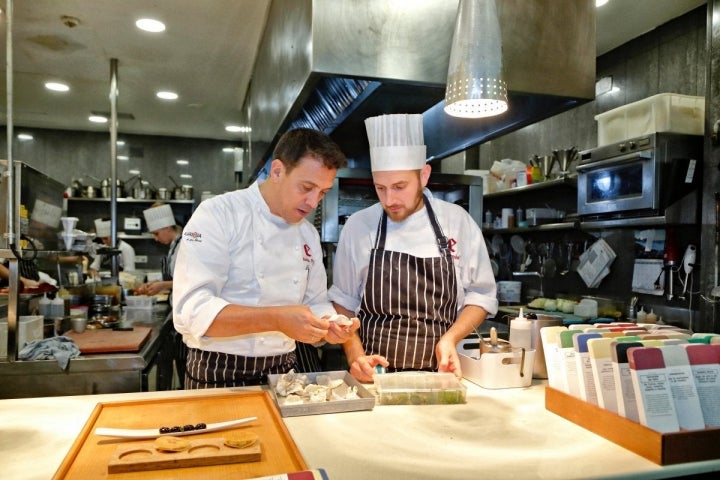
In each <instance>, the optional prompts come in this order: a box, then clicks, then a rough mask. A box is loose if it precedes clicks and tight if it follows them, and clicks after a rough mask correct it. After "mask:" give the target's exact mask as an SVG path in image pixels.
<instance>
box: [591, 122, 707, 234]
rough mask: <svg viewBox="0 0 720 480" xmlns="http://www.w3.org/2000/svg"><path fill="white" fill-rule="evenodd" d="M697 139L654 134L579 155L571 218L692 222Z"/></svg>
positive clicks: (697, 179)
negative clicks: (575, 215)
mask: <svg viewBox="0 0 720 480" xmlns="http://www.w3.org/2000/svg"><path fill="white" fill-rule="evenodd" d="M702 152H703V137H702V136H696V135H681V134H672V133H654V134H650V135H645V136H642V137H636V138H632V139H628V140H625V141H622V142H618V143H614V144H611V145H604V146H602V147H597V148H594V149H591V150H586V151H583V152H580V156H579V157H580V158H579V161H578V165H577V172H578V200H577V212H578V215H579V216H580V218H581V220H582V221H592V220H613V219H625V220H626V219H643V218H645V219H647V218H649V217H653V218H658V217H662V218H663V220H664V221H666V222H672V223H695V222H696V221H697V218H698V217H697V215H698V209H699V206H700V204H699V200H700V192H699V190H700V186H701V167H702V159H703V157H702Z"/></svg>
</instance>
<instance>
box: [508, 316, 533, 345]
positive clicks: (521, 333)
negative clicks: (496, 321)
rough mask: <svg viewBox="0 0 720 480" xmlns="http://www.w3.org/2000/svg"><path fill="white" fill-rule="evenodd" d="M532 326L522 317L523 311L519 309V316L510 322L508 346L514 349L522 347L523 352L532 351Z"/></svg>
mask: <svg viewBox="0 0 720 480" xmlns="http://www.w3.org/2000/svg"><path fill="white" fill-rule="evenodd" d="M531 327H532V325H531V324H530V320H529V319H527V318H525V316H524V315H523V309H522V307H520V315H518V317H517V318H513V319H512V320H510V345H512V346H513V347H514V348H519V347H522V348H524V349H525V350H530V349H532V341H531V335H532V328H531Z"/></svg>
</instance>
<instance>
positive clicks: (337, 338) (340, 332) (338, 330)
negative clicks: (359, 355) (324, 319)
mask: <svg viewBox="0 0 720 480" xmlns="http://www.w3.org/2000/svg"><path fill="white" fill-rule="evenodd" d="M350 321H351V322H352V323H351V324H350V325H340V324H339V323H337V322H332V321H331V322H329V323H330V328H329V329H328V333H327V335H325V341H326V342H328V343H335V344H338V343H345V342H347V341H348V340H349V339H350V337H352V336H353V333H355V332H356V331H357V329H358V328H360V320H359V319H358V318H351V319H350Z"/></svg>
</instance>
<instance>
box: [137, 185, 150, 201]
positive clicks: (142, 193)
mask: <svg viewBox="0 0 720 480" xmlns="http://www.w3.org/2000/svg"><path fill="white" fill-rule="evenodd" d="M132 196H133V198H137V199H140V200H147V199H151V198H152V192H151V191H150V187H148V186H145V185H137V186H135V187H133V194H132Z"/></svg>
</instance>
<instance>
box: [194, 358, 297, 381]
mask: <svg viewBox="0 0 720 480" xmlns="http://www.w3.org/2000/svg"><path fill="white" fill-rule="evenodd" d="M294 365H295V352H294V351H293V352H290V353H285V354H283V355H275V356H270V357H244V356H241V355H232V354H230V353H222V352H208V351H205V350H200V349H198V348H189V349H188V356H187V370H186V372H185V388H186V389H195V388H221V387H245V386H250V385H266V384H267V381H268V375H270V374H280V373H287V372H288V371H290V369H291V368H293V366H294Z"/></svg>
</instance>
